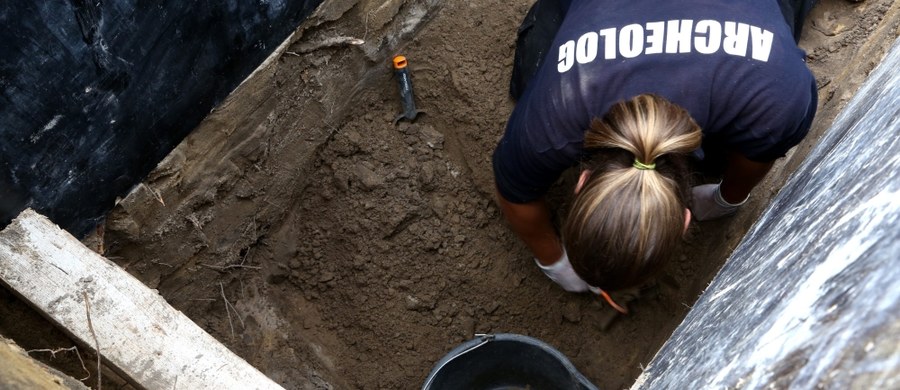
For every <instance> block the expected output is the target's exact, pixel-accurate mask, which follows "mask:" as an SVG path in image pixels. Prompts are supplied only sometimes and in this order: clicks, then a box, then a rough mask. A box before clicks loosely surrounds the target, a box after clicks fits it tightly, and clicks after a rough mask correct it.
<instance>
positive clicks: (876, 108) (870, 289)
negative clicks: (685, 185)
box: [633, 39, 900, 389]
mask: <svg viewBox="0 0 900 390" xmlns="http://www.w3.org/2000/svg"><path fill="white" fill-rule="evenodd" d="M898 67H900V39H898V40H897V41H896V43H895V44H894V47H893V49H892V50H891V52H890V54H889V55H888V56H887V57H886V58H885V60H884V61H883V62H882V63H881V65H879V67H878V69H876V71H875V72H873V73H872V75H870V76H869V79H868V80H867V81H866V83H865V85H864V86H863V87H862V88H861V90H860V91H859V92H858V93H857V94H856V96H855V97H854V98H853V100H852V101H851V102H850V104H849V105H848V106H847V108H845V109H844V111H843V112H842V113H841V115H840V116H839V117H838V118H837V119H836V120H835V122H834V123H833V124H832V125H831V127H830V128H829V129H828V131H827V133H826V134H825V136H824V137H823V138H822V140H821V141H820V142H819V144H818V145H816V147H815V149H814V150H813V151H812V152H811V153H810V154H809V156H808V157H807V159H806V160H805V161H804V162H803V163H802V164H801V166H800V168H799V170H798V171H797V172H796V173H795V174H793V175H791V178H790V179H789V180H788V182H787V184H786V185H785V187H784V188H783V189H782V190H781V192H780V193H779V194H778V196H777V197H776V198H775V199H773V200H772V202H771V204H770V205H769V206H768V208H767V209H766V210H765V212H764V213H763V215H762V216H761V217H760V219H759V220H758V221H757V222H756V224H755V225H754V226H753V228H752V229H751V230H750V232H749V233H748V234H747V235H746V236H745V237H744V239H743V241H742V242H741V244H740V245H739V246H738V247H737V249H736V250H735V251H734V253H733V254H732V255H731V258H729V259H728V261H727V262H726V263H725V266H724V267H723V268H722V270H721V271H720V272H719V274H718V275H717V276H716V278H715V279H714V280H713V282H712V284H711V285H710V286H709V288H708V289H707V290H706V291H705V292H704V294H703V295H702V296H701V298H700V300H699V301H698V302H697V304H696V305H694V307H693V309H692V310H691V312H690V313H689V314H688V316H687V318H686V319H685V320H684V322H683V323H682V324H681V325H680V326H679V327H678V329H676V330H675V333H674V334H673V335H672V337H671V338H670V339H669V341H668V342H666V344H665V345H664V346H663V348H662V349H661V350H660V352H659V354H658V355H657V356H656V358H655V359H654V360H653V361H652V362H651V363H650V366H649V367H648V368H647V370H646V371H645V372H644V373H643V375H642V376H641V377H640V378H639V379H638V381H637V383H636V384H635V386H634V387H633V389H671V388H740V389H759V388H799V389H809V388H829V389H830V388H834V389H889V388H890V389H893V388H898V387H900V344H898V343H897V340H900V314H898V313H900V267H897V264H896V263H897V259H900V138H898V137H897V134H898V131H900V93H898V92H897V91H898V90H900V75H898V73H897V72H896V69H898Z"/></svg>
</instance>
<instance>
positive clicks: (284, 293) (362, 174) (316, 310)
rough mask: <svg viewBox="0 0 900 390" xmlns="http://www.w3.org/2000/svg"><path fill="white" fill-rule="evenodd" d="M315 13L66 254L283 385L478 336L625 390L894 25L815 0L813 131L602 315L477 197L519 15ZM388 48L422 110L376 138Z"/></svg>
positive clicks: (409, 358)
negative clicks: (107, 265)
mask: <svg viewBox="0 0 900 390" xmlns="http://www.w3.org/2000/svg"><path fill="white" fill-rule="evenodd" d="M326 3H327V6H323V9H320V10H319V11H318V12H317V14H316V15H315V16H314V17H313V18H311V19H310V21H308V22H307V23H306V24H305V25H304V26H303V27H302V28H301V30H300V31H301V33H298V35H297V37H295V42H294V43H292V44H290V45H288V46H285V47H283V48H281V49H279V50H280V55H279V56H276V57H275V58H273V60H272V62H270V63H269V64H268V65H266V66H264V67H263V69H262V70H260V72H258V74H256V75H255V76H254V77H253V78H251V79H250V80H248V81H247V82H245V83H244V85H242V86H241V88H239V89H238V91H236V92H235V93H234V94H233V95H232V96H231V97H230V98H229V99H228V100H227V101H226V102H225V103H223V104H222V105H221V106H220V107H219V108H217V109H216V111H214V112H213V113H212V114H211V115H210V117H209V118H208V119H207V120H206V121H204V123H203V124H202V125H201V126H200V127H199V128H198V129H197V130H196V131H195V132H194V133H193V134H192V135H191V136H189V137H188V139H186V140H185V142H184V143H182V145H180V146H179V148H178V149H176V151H174V152H173V153H172V154H171V155H170V156H169V157H168V158H167V159H166V161H164V162H163V163H161V164H160V167H159V168H158V169H157V170H156V171H155V172H154V173H153V174H151V176H150V177H149V178H148V179H147V180H146V181H145V183H144V184H142V185H141V186H139V187H138V188H136V189H135V190H134V191H133V192H132V194H131V195H129V196H128V197H127V198H126V199H124V200H123V201H122V202H121V203H120V204H119V206H117V208H116V209H115V210H114V211H113V212H112V213H111V214H110V218H109V221H108V223H107V225H106V233H105V237H104V238H105V241H104V242H103V245H102V249H101V245H100V243H98V242H97V238H96V237H95V238H92V239H90V240H87V241H86V242H88V243H90V245H92V246H95V247H96V248H98V249H99V250H101V251H103V252H105V254H106V256H108V257H109V258H110V259H112V260H114V261H116V262H118V263H119V264H120V265H122V266H123V267H125V268H126V269H128V270H129V271H130V272H132V273H133V274H134V275H135V276H137V277H138V278H140V279H141V280H142V281H144V282H145V283H147V284H148V285H149V286H150V287H152V288H156V289H158V290H159V292H160V294H162V295H163V296H164V297H165V298H166V299H167V300H168V301H169V302H171V303H172V304H173V305H174V306H175V307H176V308H178V309H179V310H182V311H184V312H185V314H187V315H188V316H189V317H190V318H192V319H193V320H195V321H196V322H197V323H198V324H200V326H202V327H203V328H204V329H206V330H207V331H209V332H210V333H211V334H213V335H214V336H215V337H217V338H218V339H219V340H221V341H222V342H224V343H225V344H226V345H228V346H229V347H230V348H231V349H232V350H233V351H235V352H236V353H237V354H238V355H240V356H242V357H244V358H245V359H247V360H248V361H249V362H250V363H251V364H253V365H254V366H256V367H258V368H259V369H260V370H262V371H263V372H265V373H266V374H268V375H269V376H270V377H272V378H273V379H275V380H276V381H278V382H280V383H282V384H284V385H285V387H286V388H289V389H312V388H339V389H344V388H359V389H397V388H405V389H411V388H417V387H419V386H421V384H422V382H423V381H424V379H425V377H426V376H427V374H428V372H429V370H430V369H431V368H432V366H433V364H434V363H435V362H436V361H437V360H438V359H440V358H441V357H442V356H443V355H444V354H446V353H447V352H448V351H449V350H450V349H452V348H453V347H455V346H456V345H458V344H459V343H461V342H462V341H464V340H468V339H470V338H472V337H473V335H474V334H475V333H490V332H495V333H500V332H510V333H521V334H525V335H529V336H533V337H536V338H539V339H541V340H543V341H545V342H547V343H549V344H551V345H553V346H554V347H556V348H557V349H559V350H560V351H561V352H562V353H564V354H565V355H567V356H568V357H569V358H570V359H571V360H572V362H573V363H574V364H575V366H576V367H577V368H578V369H579V370H580V371H581V372H582V373H584V374H585V375H586V376H587V377H588V378H589V379H590V380H591V381H593V382H594V383H595V384H596V385H598V386H599V387H601V388H607V389H616V388H624V387H628V386H630V385H631V383H632V382H633V381H634V379H635V378H636V377H637V376H638V375H639V373H640V372H641V368H642V367H643V366H644V365H646V364H647V363H648V362H649V361H650V360H651V359H652V357H653V355H654V354H655V353H656V351H657V350H658V349H659V347H660V346H661V345H662V343H663V342H665V340H666V339H667V338H668V337H669V335H670V334H671V332H672V331H673V330H674V329H675V327H676V326H677V325H678V324H679V323H680V321H681V320H682V319H683V318H684V316H685V315H686V313H687V312H688V310H689V309H690V306H691V305H692V304H693V302H694V301H695V300H696V299H697V297H698V295H699V294H700V293H701V292H702V291H703V289H704V288H705V286H706V285H707V284H708V283H709V281H710V280H711V279H712V277H713V276H714V275H715V272H716V271H717V270H718V269H719V267H720V266H721V265H722V263H723V262H724V260H725V259H726V258H727V256H728V254H729V253H730V251H731V250H732V249H733V248H734V247H735V246H736V245H737V244H738V242H739V241H740V239H741V237H742V236H743V234H744V233H745V232H746V230H747V229H748V228H749V227H750V226H751V224H752V223H753V221H754V220H755V219H756V217H757V216H758V215H759V213H760V212H761V211H762V210H763V209H764V207H765V205H766V204H767V203H768V201H769V199H771V197H772V196H773V195H774V194H776V193H777V191H778V188H780V186H781V184H782V183H783V182H784V181H785V180H786V179H787V177H788V175H789V174H790V172H791V171H792V170H793V168H795V167H796V166H797V165H798V164H799V163H800V162H801V161H802V157H803V156H805V155H806V153H807V152H808V151H809V150H810V149H811V148H812V146H813V145H814V144H815V142H816V139H818V137H819V136H820V135H821V134H822V132H824V131H825V130H826V129H827V127H828V124H829V123H831V121H832V120H833V118H834V117H835V116H836V115H837V113H838V112H839V110H840V109H841V108H842V107H843V106H844V105H845V104H846V102H847V101H848V100H849V99H850V97H851V96H852V94H853V92H854V91H855V90H856V88H857V87H858V86H859V85H860V83H861V82H862V81H863V80H864V78H865V76H866V75H867V74H868V73H869V72H870V71H871V70H872V69H873V68H874V66H875V65H877V64H878V62H879V60H880V58H881V57H882V55H883V54H884V52H885V51H886V49H887V48H888V47H889V45H890V44H891V43H892V42H893V41H894V39H895V38H896V37H897V31H898V30H897V28H898V21H900V18H898V7H900V6H898V5H895V4H893V2H892V0H869V1H865V2H862V3H851V2H848V1H843V0H824V1H821V2H820V4H819V5H818V6H817V7H816V8H815V9H814V10H813V14H812V16H811V18H810V21H809V22H808V23H807V27H806V29H805V37H804V39H803V41H802V42H801V46H802V47H803V48H804V49H806V50H807V52H808V55H809V64H810V67H811V68H812V69H813V71H814V73H815V74H816V76H817V79H818V80H819V86H820V89H819V93H820V110H819V115H818V117H817V119H816V122H815V123H814V128H813V131H812V132H811V134H810V135H809V137H808V138H807V139H806V140H805V141H804V143H803V144H802V145H800V146H798V147H797V148H795V150H794V151H793V152H792V153H791V154H790V155H789V156H788V157H787V158H785V159H783V161H782V162H781V163H779V164H778V165H777V166H776V169H775V170H774V172H773V174H772V175H771V176H770V177H769V178H768V179H767V181H766V182H765V183H764V184H763V185H762V186H761V187H760V188H759V189H757V190H756V191H755V192H754V194H753V197H752V202H751V203H750V204H748V205H747V206H745V207H744V208H743V210H742V211H741V212H740V213H739V214H738V215H737V216H735V217H734V218H731V219H729V220H726V221H717V222H709V223H702V224H694V225H693V227H692V229H691V232H690V234H689V237H688V239H687V243H686V245H685V248H684V250H683V252H682V254H681V255H680V256H679V259H678V260H677V261H675V262H673V263H672V264H670V265H669V266H668V267H667V269H666V270H665V272H664V273H663V275H662V276H660V277H659V278H658V280H657V281H656V283H655V286H654V288H652V289H649V290H647V291H645V292H644V293H643V294H642V296H641V297H640V298H639V299H637V300H635V301H632V302H630V304H629V306H630V307H631V309H632V314H630V315H628V316H625V317H621V316H616V315H615V313H614V312H613V311H612V309H610V308H609V307H607V306H605V305H604V304H602V303H601V302H600V301H599V300H598V299H596V298H594V297H591V296H589V295H575V294H569V293H565V292H564V291H562V290H561V289H560V288H558V287H557V286H556V285H554V284H553V283H552V282H550V281H549V280H548V279H547V278H546V277H544V275H542V274H541V272H540V270H538V268H537V267H535V266H534V263H533V260H532V259H531V257H530V256H529V254H528V252H527V250H526V249H525V248H524V247H523V245H522V244H521V243H520V242H519V241H518V240H517V239H516V237H515V236H514V235H513V234H512V233H511V232H510V231H509V230H508V229H507V227H506V225H505V223H504V221H503V219H502V216H501V215H500V213H499V211H498V209H497V207H496V206H495V204H494V201H493V190H492V188H493V184H492V173H491V167H490V155H491V152H492V150H493V148H494V146H495V143H496V142H497V140H498V139H499V137H500V135H501V134H502V132H503V129H504V124H505V120H506V117H507V116H508V114H509V112H510V111H511V109H512V103H511V102H510V100H509V99H508V98H507V87H508V80H509V75H510V70H511V64H512V56H513V51H514V41H515V31H516V28H517V27H518V25H519V22H520V21H521V18H522V17H523V16H524V15H525V13H526V12H527V10H528V6H529V5H530V3H531V1H530V0H515V1H500V0H486V1H479V2H445V4H440V3H439V2H437V1H430V2H429V1H425V2H414V1H402V0H398V1H388V2H383V3H382V2H374V1H353V0H346V1H333V2H326ZM376 3H377V4H376ZM349 37H354V38H360V39H363V40H364V41H366V43H365V44H363V45H359V46H354V45H348V44H347V43H348V42H349V41H348V40H347V39H346V38H349ZM401 50H402V52H403V53H404V54H406V55H407V56H408V58H409V60H410V64H411V65H410V66H411V71H412V75H413V83H414V86H415V92H416V95H417V103H418V105H419V107H420V108H421V109H423V110H425V111H426V112H427V114H426V115H425V116H423V117H421V118H420V119H419V120H418V121H417V122H416V123H415V124H409V123H405V122H401V123H400V124H399V125H397V126H395V125H394V124H393V120H394V117H395V116H396V115H397V114H398V113H399V112H400V103H399V99H398V97H397V86H396V81H395V80H394V79H393V78H392V74H391V71H390V69H389V68H388V67H387V63H388V60H389V57H390V56H391V55H392V54H395V53H397V52H399V51H401ZM292 53H295V54H297V55H295V54H292ZM570 180H571V177H568V178H564V180H563V181H564V182H566V181H570ZM566 188H569V186H568V185H567V183H563V184H561V185H559V186H558V187H557V188H556V189H555V190H554V193H553V194H552V195H551V196H552V197H553V198H554V199H555V200H557V201H558V204H564V203H565V201H566V197H567V192H568V190H567V189H566ZM619 298H620V299H627V298H628V297H626V296H623V295H621V294H620V295H619ZM225 299H227V300H228V301H229V302H230V303H231V304H233V307H234V309H233V310H232V309H231V308H230V307H228V308H226V304H225V301H224V300H225ZM606 325H608V326H606ZM2 326H3V325H2V324H0V333H4V332H5V331H8V329H4V328H3V327H2ZM6 326H10V325H6ZM18 333H23V332H18ZM25 333H27V332H25ZM13 337H14V338H16V340H17V342H19V343H20V344H22V345H23V347H25V348H26V349H27V348H29V347H28V346H27V345H26V344H27V342H26V341H25V340H23V339H28V336H27V335H21V336H19V337H16V336H13ZM66 346H68V345H66ZM31 348H35V347H31ZM41 348H46V346H42V347H41ZM77 369H78V370H80V369H81V368H80V366H79V367H77ZM72 375H73V376H78V375H79V374H78V373H77V371H76V372H75V373H73V374H72ZM104 387H107V386H104Z"/></svg>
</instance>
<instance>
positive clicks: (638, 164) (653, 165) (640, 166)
mask: <svg viewBox="0 0 900 390" xmlns="http://www.w3.org/2000/svg"><path fill="white" fill-rule="evenodd" d="M631 166H633V167H635V168H637V169H640V170H642V171H646V170H648V169H649V170H652V169H656V163H650V164H644V163H642V162H640V160H638V159H637V158H635V159H634V164H631Z"/></svg>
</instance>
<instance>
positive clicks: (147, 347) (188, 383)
mask: <svg viewBox="0 0 900 390" xmlns="http://www.w3.org/2000/svg"><path fill="white" fill-rule="evenodd" d="M0 281H2V283H3V284H4V285H5V286H6V287H7V288H9V289H10V290H12V291H14V292H16V293H17V294H19V295H20V296H22V297H23V298H24V299H25V300H26V301H28V302H30V304H31V305H32V306H33V307H35V308H36V309H37V310H39V311H40V312H42V313H43V314H44V315H45V316H46V317H47V318H49V319H50V320H51V321H53V322H54V323H56V324H57V325H58V326H60V327H61V328H63V329H64V330H65V331H67V332H68V333H69V334H70V335H71V336H72V337H73V338H74V339H75V340H76V341H77V342H80V343H81V344H83V345H85V346H86V347H89V348H92V349H93V348H94V347H95V345H98V346H99V349H100V353H101V355H102V356H103V359H104V361H106V362H107V363H108V364H109V365H110V366H112V367H113V368H114V369H116V370H117V371H119V372H120V373H121V374H122V375H123V376H124V377H126V378H128V380H130V381H131V382H132V383H133V384H134V385H135V386H137V387H140V388H145V389H280V388H281V387H280V386H278V385H277V384H276V383H275V382H273V381H272V380H271V379H269V378H268V377H266V376H265V375H263V374H262V373H261V372H259V371H258V370H257V369H255V368H253V367H252V366H250V365H249V364H248V363H247V362H246V361H244V360H243V359H241V358H239V357H238V356H237V355H235V354H234V353H232V352H231V351H230V350H228V348H226V347H225V346H224V345H222V344H221V343H219V342H218V341H217V340H215V339H214V338H213V337H212V336H210V335H209V334H207V333H206V332H205V331H203V330H202V329H200V327H198V326H197V325H196V324H195V323H194V322H192V321H191V320H190V319H188V318H187V317H186V316H185V315H184V314H182V313H181V312H179V311H177V310H175V309H174V308H172V307H171V306H170V305H169V304H168V303H167V302H166V301H165V300H164V299H163V298H162V297H161V296H160V295H159V294H157V293H156V292H155V291H153V290H150V289H149V288H147V287H146V286H145V285H143V284H142V283H141V282H140V281H138V280H137V279H135V278H134V277H133V276H131V275H130V274H128V273H127V272H125V271H124V270H122V269H121V268H119V267H118V266H117V265H116V264H114V263H112V262H110V261H109V260H107V259H105V258H103V257H102V256H100V255H98V254H96V253H94V252H93V251H91V250H90V249H88V248H86V247H85V246H84V245H82V244H81V243H80V242H79V241H78V240H76V239H75V238H74V237H72V236H71V235H69V234H68V233H67V232H65V231H64V230H62V229H60V228H59V227H58V226H56V225H54V224H53V223H52V222H50V221H49V220H47V219H46V218H45V217H43V216H42V215H40V214H38V213H36V212H34V211H32V210H25V211H24V212H22V214H20V215H19V217H18V218H17V219H16V220H15V221H13V223H12V224H10V225H9V226H8V227H7V228H6V229H5V230H3V231H2V232H0Z"/></svg>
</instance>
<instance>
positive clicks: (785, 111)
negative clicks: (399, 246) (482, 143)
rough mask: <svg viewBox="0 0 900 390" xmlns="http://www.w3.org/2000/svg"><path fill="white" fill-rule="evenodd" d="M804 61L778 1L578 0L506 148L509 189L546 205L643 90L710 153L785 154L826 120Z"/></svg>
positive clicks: (499, 177)
mask: <svg viewBox="0 0 900 390" xmlns="http://www.w3.org/2000/svg"><path fill="white" fill-rule="evenodd" d="M804 57H805V53H804V52H803V51H802V50H801V49H800V48H798V47H797V45H796V43H795V42H794V38H793V36H792V34H791V31H790V28H789V27H788V26H787V24H786V23H785V21H784V17H783V16H782V14H781V11H780V10H779V7H778V3H777V2H776V1H774V0H770V1H762V0H744V1H714V0H693V1H645V0H629V1H608V0H607V1H598V0H584V1H581V0H575V1H573V2H572V5H571V7H570V9H569V12H568V13H567V14H566V17H565V19H564V20H563V22H562V25H561V26H560V29H559V32H558V33H557V35H556V38H555V40H554V43H553V45H552V46H551V48H550V49H549V51H548V53H547V56H546V58H545V59H544V61H543V64H542V65H541V67H540V69H539V70H538V71H537V73H536V75H535V76H534V78H533V79H532V80H531V81H530V82H529V84H528V87H527V89H526V90H525V92H524V93H523V94H522V96H521V97H520V98H519V100H518V103H517V104H516V107H515V109H514V110H513V113H512V115H511V116H510V118H509V121H508V123H507V127H506V132H505V134H504V136H503V138H502V139H501V140H500V143H499V144H498V146H497V149H496V150H495V151H494V156H493V165H494V175H495V178H496V184H497V188H498V190H499V191H500V194H501V195H503V197H504V198H506V199H507V200H509V201H511V202H516V203H524V202H529V201H532V200H535V199H538V198H539V197H541V196H542V195H543V194H544V193H546V191H547V190H548V189H549V187H550V186H551V185H552V184H553V183H554V182H555V181H556V180H557V179H558V178H559V176H560V175H561V174H562V172H563V171H565V170H566V169H567V168H570V167H572V166H574V165H577V164H578V162H579V161H580V159H581V158H582V152H583V151H582V149H583V148H582V143H583V140H584V132H585V130H586V129H588V127H589V125H590V121H591V119H592V118H595V117H602V116H603V115H604V114H605V113H606V112H607V111H608V110H609V108H610V107H611V106H612V105H613V104H614V103H616V102H617V101H621V100H627V99H630V98H632V97H634V96H637V95H639V94H643V93H654V94H657V95H660V96H663V97H665V98H666V99H668V100H669V101H671V102H673V103H675V104H677V105H679V106H681V107H683V108H684V109H686V110H687V111H688V112H689V113H690V114H691V116H692V117H693V118H694V120H695V121H696V122H697V124H698V125H700V127H701V128H702V130H703V138H704V147H705V148H707V147H709V145H711V144H712V143H715V145H717V146H716V147H721V148H726V149H728V150H733V151H736V152H739V153H741V154H743V155H744V156H746V157H747V158H749V159H751V160H754V161H760V162H765V161H772V160H774V159H776V158H778V157H782V156H784V155H785V153H786V152H787V151H788V149H790V148H791V147H793V146H795V145H797V144H798V143H799V142H800V141H801V140H802V139H803V137H804V136H805V135H806V133H807V131H808V130H809V126H810V124H811V122H812V118H813V116H814V115H815V111H816V105H817V92H816V83H815V79H814V77H813V75H812V73H811V72H810V70H809V68H808V67H807V66H806V63H805V62H804ZM697 154H698V156H702V151H698V153H697Z"/></svg>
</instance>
